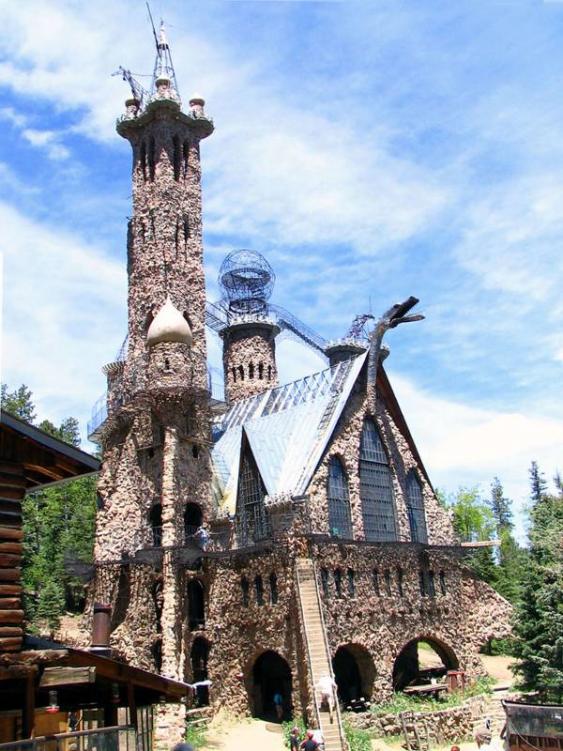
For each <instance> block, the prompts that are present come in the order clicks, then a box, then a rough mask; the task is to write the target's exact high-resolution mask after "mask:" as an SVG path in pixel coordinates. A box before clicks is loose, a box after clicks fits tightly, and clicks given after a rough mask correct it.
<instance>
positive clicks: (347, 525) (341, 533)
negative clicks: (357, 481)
mask: <svg viewBox="0 0 563 751" xmlns="http://www.w3.org/2000/svg"><path fill="white" fill-rule="evenodd" d="M328 525H329V529H330V534H331V535H333V536H334V537H344V538H347V539H351V538H352V521H351V517H350V498H349V494H348V478H347V477H346V473H345V472H344V467H343V466H342V462H341V461H340V459H339V458H338V457H336V456H333V457H332V458H331V460H330V463H329V465H328Z"/></svg>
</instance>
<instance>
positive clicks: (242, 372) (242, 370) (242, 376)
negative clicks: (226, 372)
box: [238, 365, 244, 381]
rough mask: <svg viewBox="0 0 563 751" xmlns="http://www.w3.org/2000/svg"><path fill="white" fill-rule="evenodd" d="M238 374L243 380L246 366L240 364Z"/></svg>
mask: <svg viewBox="0 0 563 751" xmlns="http://www.w3.org/2000/svg"><path fill="white" fill-rule="evenodd" d="M238 374H239V378H240V380H241V381H244V368H243V367H242V365H239V366H238Z"/></svg>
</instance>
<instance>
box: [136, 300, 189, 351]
mask: <svg viewBox="0 0 563 751" xmlns="http://www.w3.org/2000/svg"><path fill="white" fill-rule="evenodd" d="M162 342H179V343H180V344H187V345H188V346H190V347H191V345H192V342H193V337H192V332H191V329H190V325H189V323H188V322H187V321H186V319H185V318H184V316H183V315H182V314H181V313H180V311H179V310H178V308H175V307H174V304H173V303H172V300H171V299H170V298H169V297H167V298H166V302H165V303H164V305H163V306H162V308H161V309H160V310H159V311H158V313H157V314H156V315H155V317H154V318H153V320H152V323H151V325H150V326H149V330H148V331H147V344H148V345H149V347H152V346H154V345H155V344H161V343H162Z"/></svg>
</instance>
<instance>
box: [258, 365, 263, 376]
mask: <svg viewBox="0 0 563 751" xmlns="http://www.w3.org/2000/svg"><path fill="white" fill-rule="evenodd" d="M258 378H259V379H260V380H262V379H263V378H264V363H262V362H259V363H258Z"/></svg>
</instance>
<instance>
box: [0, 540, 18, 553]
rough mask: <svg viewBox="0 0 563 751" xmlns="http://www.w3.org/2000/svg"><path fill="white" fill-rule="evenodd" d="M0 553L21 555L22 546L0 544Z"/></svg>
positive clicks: (10, 543) (13, 543) (8, 543)
mask: <svg viewBox="0 0 563 751" xmlns="http://www.w3.org/2000/svg"><path fill="white" fill-rule="evenodd" d="M0 553H17V554H18V555H21V554H22V553H23V545H22V544H21V542H0Z"/></svg>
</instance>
